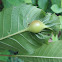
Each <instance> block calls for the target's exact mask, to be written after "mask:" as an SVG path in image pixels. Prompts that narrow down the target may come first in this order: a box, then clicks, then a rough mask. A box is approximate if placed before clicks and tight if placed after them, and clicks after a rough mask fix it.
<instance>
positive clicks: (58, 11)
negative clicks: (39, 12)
mask: <svg viewBox="0 0 62 62" xmlns="http://www.w3.org/2000/svg"><path fill="white" fill-rule="evenodd" d="M51 9H52V11H53V12H55V13H61V12H62V8H60V7H58V5H57V4H54V5H52V7H51Z"/></svg>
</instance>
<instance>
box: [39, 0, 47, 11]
mask: <svg viewBox="0 0 62 62" xmlns="http://www.w3.org/2000/svg"><path fill="white" fill-rule="evenodd" d="M38 6H39V8H41V9H43V10H46V9H47V6H48V0H38Z"/></svg>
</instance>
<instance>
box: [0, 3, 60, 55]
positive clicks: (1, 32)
mask: <svg viewBox="0 0 62 62" xmlns="http://www.w3.org/2000/svg"><path fill="white" fill-rule="evenodd" d="M34 20H40V21H42V22H43V23H44V24H46V25H47V26H48V27H49V28H51V29H52V32H53V33H55V34H56V33H57V32H58V31H59V27H60V25H59V23H60V22H59V18H58V17H57V16H56V15H55V14H51V13H47V14H45V12H44V11H43V10H41V9H38V8H36V7H35V6H31V5H26V4H21V5H20V6H16V7H11V8H7V9H4V10H3V11H2V12H0V48H2V49H7V50H13V51H18V53H19V54H22V55H23V54H32V53H34V51H35V50H36V49H37V48H39V47H40V46H41V45H42V44H43V43H46V42H48V39H49V38H50V36H51V30H50V29H49V30H47V29H45V30H43V31H42V32H41V33H38V34H34V33H31V32H23V31H24V30H25V29H26V28H27V27H28V25H29V24H30V23H31V22H32V21H34ZM22 32H23V33H22ZM48 34H49V35H48Z"/></svg>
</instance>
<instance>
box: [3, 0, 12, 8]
mask: <svg viewBox="0 0 62 62" xmlns="http://www.w3.org/2000/svg"><path fill="white" fill-rule="evenodd" d="M2 2H3V5H4V7H5V8H8V7H11V6H12V5H11V4H10V3H9V2H8V1H7V0H2Z"/></svg>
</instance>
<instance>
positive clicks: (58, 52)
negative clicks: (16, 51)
mask: <svg viewBox="0 0 62 62" xmlns="http://www.w3.org/2000/svg"><path fill="white" fill-rule="evenodd" d="M16 57H19V58H22V59H23V60H24V61H25V62H30V61H31V62H51V61H52V62H58V61H59V62H62V41H61V40H60V41H56V42H50V43H49V44H48V45H46V44H43V45H42V46H41V47H40V48H39V49H37V50H36V51H35V53H34V54H33V55H16Z"/></svg>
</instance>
